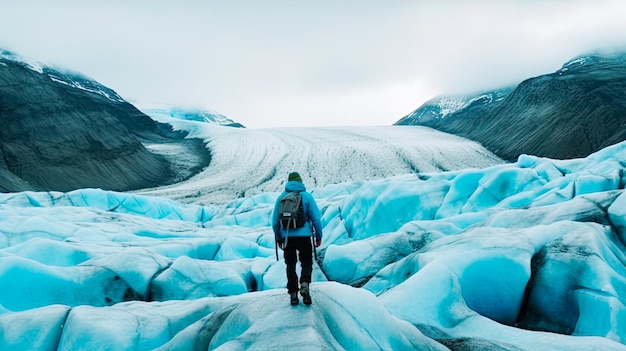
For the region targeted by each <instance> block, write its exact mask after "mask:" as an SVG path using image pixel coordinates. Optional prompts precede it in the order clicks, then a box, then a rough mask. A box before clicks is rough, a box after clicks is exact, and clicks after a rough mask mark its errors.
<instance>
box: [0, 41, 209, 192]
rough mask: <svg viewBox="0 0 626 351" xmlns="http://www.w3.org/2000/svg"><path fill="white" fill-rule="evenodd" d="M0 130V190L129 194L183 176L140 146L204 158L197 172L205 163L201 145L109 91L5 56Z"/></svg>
mask: <svg viewBox="0 0 626 351" xmlns="http://www.w3.org/2000/svg"><path fill="white" fill-rule="evenodd" d="M0 124H1V125H2V128H0V191H21V190H60V191H67V190H72V189H79V188H86V187H99V188H104V189H111V190H130V189H137V188H145V187H151V186H157V185H162V184H166V183H170V182H173V181H179V180H181V178H184V177H188V176H189V175H191V174H189V171H188V170H185V171H184V172H183V173H181V169H180V167H178V168H177V167H175V166H173V163H172V159H173V158H175V157H168V156H166V155H163V154H158V153H155V152H151V151H150V150H148V149H147V148H146V145H154V144H171V143H174V144H177V145H181V146H184V148H190V149H193V150H195V151H197V152H198V153H200V154H203V153H204V156H202V157H200V159H201V160H200V163H201V164H198V165H197V166H198V167H200V168H201V167H203V166H206V164H207V163H208V159H209V155H208V151H206V149H205V147H204V145H203V142H202V141H201V140H189V139H185V135H186V133H183V132H174V131H172V129H171V127H170V126H168V125H165V124H161V123H157V122H155V121H153V120H152V119H150V118H149V117H148V116H146V115H145V114H143V113H142V112H140V111H139V110H137V109H136V108H135V107H134V106H132V105H131V104H129V103H128V102H126V101H125V100H124V99H123V98H121V97H120V96H119V95H118V94H117V93H115V91H113V90H111V89H109V88H107V87H105V86H103V85H101V84H99V83H98V82H96V81H94V80H92V79H90V78H88V77H85V76H83V75H80V74H76V73H72V72H62V71H61V70H57V69H54V68H51V67H48V66H46V65H43V64H40V63H37V62H34V61H32V60H27V59H24V58H21V57H20V56H18V55H16V54H13V53H10V52H7V51H0ZM196 170H197V169H196Z"/></svg>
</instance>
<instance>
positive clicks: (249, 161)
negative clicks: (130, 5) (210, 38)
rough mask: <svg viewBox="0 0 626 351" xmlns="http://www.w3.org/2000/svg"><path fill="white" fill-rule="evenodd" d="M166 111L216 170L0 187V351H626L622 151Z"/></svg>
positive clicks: (625, 146)
mask: <svg viewBox="0 0 626 351" xmlns="http://www.w3.org/2000/svg"><path fill="white" fill-rule="evenodd" d="M164 118H165V117H164ZM164 122H167V123H171V124H172V125H173V126H174V127H175V128H176V129H180V130H185V131H188V132H189V133H190V135H189V137H195V138H202V139H204V140H205V141H206V142H207V147H209V148H210V150H211V153H212V162H211V165H210V166H209V167H208V168H206V169H205V170H203V171H202V172H200V173H199V174H197V175H196V176H194V177H192V178H190V179H188V180H186V181H184V182H180V183H177V184H173V185H169V186H164V187H159V188H153V189H143V190H139V191H134V192H126V193H122V192H113V191H104V190H101V189H80V190H75V191H71V192H67V193H62V192H21V193H5V194H0V287H1V288H0V349H1V350H222V351H223V350H295V349H301V350H413V349H415V350H448V349H450V350H470V349H472V350H473V349H490V350H491V349H493V350H626V278H625V277H626V248H625V246H624V243H626V195H625V194H624V190H623V189H624V185H625V183H626V174H625V172H624V168H625V165H626V143H621V144H617V145H614V146H611V147H608V148H605V149H603V150H601V151H599V152H597V153H595V154H592V155H590V156H589V157H586V158H583V159H571V160H553V159H548V158H540V157H535V156H532V155H522V156H521V157H520V158H519V159H518V160H517V162H514V163H505V162H503V161H502V160H500V159H498V158H497V157H495V156H494V155H493V154H491V153H489V152H488V151H487V150H485V149H484V148H482V147H481V146H480V145H479V144H476V143H473V142H471V141H468V140H465V139H462V138H458V137H455V136H452V135H449V134H444V133H440V132H436V131H434V130H432V129H428V128H423V127H400V126H394V127H371V128H366V127H358V128H314V129H308V128H291V129H289V128H287V129H258V130H247V129H234V128H227V127H222V126H214V125H208V124H206V123H201V122H194V121H184V120H174V119H171V120H169V119H168V120H164ZM148 147H149V148H150V149H151V150H154V151H156V152H161V153H173V154H175V157H178V158H179V159H180V165H181V167H184V165H185V164H186V162H185V158H186V157H187V158H192V157H193V155H176V150H166V147H165V146H160V145H149V146H148ZM291 171H298V172H300V174H302V176H303V179H304V183H305V185H306V186H307V188H308V190H309V191H310V192H311V193H312V194H313V196H314V197H315V199H316V201H317V203H318V205H319V207H320V209H321V211H322V215H323V217H322V222H323V225H324V240H323V244H322V246H321V247H320V248H319V250H318V257H317V260H316V264H315V267H314V273H313V283H312V286H311V292H312V297H313V304H312V305H311V306H305V305H302V304H300V305H298V306H290V305H289V299H288V295H287V293H286V288H285V285H286V277H285V265H284V262H283V261H282V260H281V261H277V260H276V258H275V251H274V250H275V248H274V237H273V233H272V230H271V227H270V218H271V214H272V210H273V205H274V201H275V199H276V197H277V196H278V194H279V193H280V191H282V187H283V186H284V183H285V182H286V178H287V174H288V173H289V172H291Z"/></svg>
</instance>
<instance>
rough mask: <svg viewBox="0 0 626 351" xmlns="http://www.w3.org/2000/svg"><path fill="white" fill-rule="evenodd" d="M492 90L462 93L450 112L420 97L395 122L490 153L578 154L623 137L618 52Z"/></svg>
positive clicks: (623, 79)
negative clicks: (456, 137)
mask: <svg viewBox="0 0 626 351" xmlns="http://www.w3.org/2000/svg"><path fill="white" fill-rule="evenodd" d="M508 91H509V89H504V94H501V95H498V96H499V98H496V99H493V97H488V98H487V99H483V98H482V96H483V95H480V96H474V97H472V96H470V97H464V99H465V100H467V101H475V103H465V104H462V105H461V107H460V108H456V109H454V111H453V112H451V113H446V114H443V113H442V112H440V111H439V110H438V109H437V106H438V101H446V98H440V99H438V100H435V101H431V102H427V103H426V104H424V105H423V106H421V107H420V108H418V109H417V110H415V111H414V112H412V113H411V114H409V115H408V116H406V117H404V118H402V119H400V120H399V121H398V122H396V123H395V124H398V125H406V124H410V125H423V126H428V127H432V128H435V129H439V130H441V131H445V132H448V133H453V134H457V135H460V136H463V137H466V138H469V139H472V140H475V141H478V142H480V143H481V144H483V145H484V146H485V147H487V148H488V149H489V150H491V151H492V152H494V153H495V154H496V155H498V156H500V157H502V158H504V159H506V160H515V159H516V158H517V157H518V156H519V155H521V154H530V155H537V156H546V157H551V158H558V159H566V158H576V157H584V156H587V155H589V154H591V153H593V152H595V151H598V150H600V149H602V148H604V147H606V146H609V145H612V144H615V143H617V142H620V141H622V140H626V128H624V127H625V126H626V53H594V54H588V55H583V56H580V57H576V58H574V59H572V60H570V61H568V62H566V63H565V64H564V65H563V67H562V68H561V69H559V70H558V71H556V72H554V73H551V74H546V75H542V76H538V77H534V78H530V79H527V80H525V81H523V82H522V83H520V84H519V85H517V87H515V89H514V90H513V91H511V92H510V93H509V92H508Z"/></svg>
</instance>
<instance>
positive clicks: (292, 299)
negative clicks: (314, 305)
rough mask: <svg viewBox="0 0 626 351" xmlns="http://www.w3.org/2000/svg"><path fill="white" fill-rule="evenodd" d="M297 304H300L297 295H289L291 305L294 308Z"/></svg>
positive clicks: (294, 293) (293, 293) (295, 293)
mask: <svg viewBox="0 0 626 351" xmlns="http://www.w3.org/2000/svg"><path fill="white" fill-rule="evenodd" d="M298 303H300V300H298V293H297V292H292V293H291V304H292V305H294V306H295V305H297V304H298Z"/></svg>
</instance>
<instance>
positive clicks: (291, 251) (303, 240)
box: [285, 236, 313, 293]
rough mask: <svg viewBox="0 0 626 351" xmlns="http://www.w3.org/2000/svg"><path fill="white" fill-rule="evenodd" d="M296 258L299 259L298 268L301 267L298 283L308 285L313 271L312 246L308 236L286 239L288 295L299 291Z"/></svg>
mask: <svg viewBox="0 0 626 351" xmlns="http://www.w3.org/2000/svg"><path fill="white" fill-rule="evenodd" d="M298 258H300V266H302V273H301V277H300V283H304V282H307V283H310V282H311V272H312V271H313V246H312V244H311V237H310V236H306V237H300V236H294V237H289V239H287V247H286V248H285V263H286V264H287V290H288V291H289V293H292V292H297V291H298V290H299V288H298V274H297V273H296V264H297V263H298Z"/></svg>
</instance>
